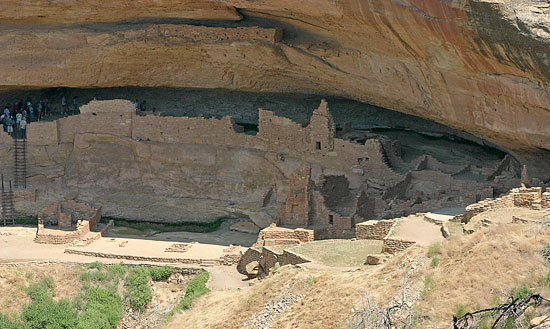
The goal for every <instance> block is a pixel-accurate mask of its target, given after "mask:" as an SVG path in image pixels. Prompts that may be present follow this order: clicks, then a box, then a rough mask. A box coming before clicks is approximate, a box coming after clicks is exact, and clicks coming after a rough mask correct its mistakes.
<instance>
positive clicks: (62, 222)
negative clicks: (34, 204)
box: [34, 200, 101, 244]
mask: <svg viewBox="0 0 550 329" xmlns="http://www.w3.org/2000/svg"><path fill="white" fill-rule="evenodd" d="M37 218H38V220H37V226H38V228H37V230H36V237H35V239H34V241H35V242H36V243H45V244H66V243H71V242H74V241H75V240H80V239H82V238H84V237H85V236H86V235H87V234H88V233H90V232H91V231H92V229H93V228H94V227H95V226H96V225H97V223H98V222H99V219H100V218H101V207H99V208H93V207H92V206H90V205H87V204H85V203H80V202H77V201H74V200H68V201H63V202H56V203H53V204H51V205H49V206H46V207H44V208H42V209H41V210H40V212H38V215H37ZM55 218H57V223H58V226H59V227H67V228H70V227H71V226H72V220H73V219H76V220H77V222H76V226H75V227H74V231H70V230H69V231H64V230H55V232H52V231H50V230H54V229H55V227H54V228H50V229H45V227H44V226H45V224H46V221H49V222H50V223H51V222H52V221H54V220H55ZM99 237H101V233H100V234H99Z"/></svg>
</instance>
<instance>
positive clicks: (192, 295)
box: [178, 271, 210, 310]
mask: <svg viewBox="0 0 550 329" xmlns="http://www.w3.org/2000/svg"><path fill="white" fill-rule="evenodd" d="M209 279H210V273H208V272H206V271H205V272H202V273H201V274H199V275H197V276H196V277H194V278H193V280H191V281H190V282H189V285H187V290H186V291H185V296H184V297H183V299H182V300H181V301H180V303H179V305H178V307H179V308H180V309H182V310H187V309H189V308H191V306H192V305H193V301H194V300H195V299H197V298H199V297H200V296H202V295H205V294H207V293H209V292H210V289H208V288H207V287H206V282H208V280H209Z"/></svg>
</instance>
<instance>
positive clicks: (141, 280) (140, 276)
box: [124, 267, 149, 287]
mask: <svg viewBox="0 0 550 329" xmlns="http://www.w3.org/2000/svg"><path fill="white" fill-rule="evenodd" d="M148 283H149V270H148V269H146V268H143V267H134V268H132V269H131V270H130V271H129V272H128V275H127V276H126V280H125V282H124V285H125V286H127V287H137V286H141V285H144V284H148Z"/></svg>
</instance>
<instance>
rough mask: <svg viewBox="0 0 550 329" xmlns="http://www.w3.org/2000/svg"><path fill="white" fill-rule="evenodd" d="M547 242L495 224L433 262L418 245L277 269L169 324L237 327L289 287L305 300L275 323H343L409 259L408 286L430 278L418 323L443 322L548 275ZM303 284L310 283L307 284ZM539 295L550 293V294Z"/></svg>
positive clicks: (308, 328)
mask: <svg viewBox="0 0 550 329" xmlns="http://www.w3.org/2000/svg"><path fill="white" fill-rule="evenodd" d="M548 241H550V232H542V233H541V232H539V233H537V231H535V230H533V228H532V227H530V226H528V225H499V226H494V227H490V228H488V229H484V230H482V231H480V232H477V233H474V234H472V235H465V236H457V237H453V238H451V239H450V240H448V241H445V242H443V243H442V244H441V248H440V249H439V251H438V255H437V257H439V259H440V261H439V265H438V266H436V267H431V266H430V259H429V258H428V257H427V249H426V248H420V247H413V248H410V249H409V250H407V251H405V252H403V253H401V254H399V255H397V256H395V257H393V258H392V259H391V260H389V261H388V262H387V263H385V264H384V265H382V266H371V267H362V268H361V270H359V271H353V272H346V271H344V272H342V271H338V270H334V271H314V270H303V269H300V268H294V267H283V268H281V269H280V270H279V271H278V272H277V273H275V274H274V275H270V276H269V277H268V278H266V279H265V280H263V281H261V282H259V283H256V284H255V285H254V286H253V287H250V288H245V289H242V290H233V291H216V292H213V293H211V294H210V295H208V296H205V297H203V298H201V299H199V300H198V302H197V303H196V304H195V306H194V307H193V309H191V310H189V311H187V312H185V313H182V314H178V315H176V316H175V317H174V319H173V321H172V322H171V323H170V324H169V325H168V327H167V328H174V329H175V328H224V329H231V328H242V325H243V323H244V322H245V321H246V320H247V319H248V318H249V317H250V316H251V315H253V314H254V313H256V312H259V311H261V310H262V309H263V308H264V305H265V303H267V302H268V301H272V300H276V299H278V296H280V294H282V293H285V292H288V291H290V292H292V293H294V294H298V293H304V294H305V297H304V298H303V299H301V300H300V301H299V302H298V303H296V304H294V305H293V306H292V308H291V309H290V310H288V311H286V312H284V313H283V314H282V315H281V316H280V317H279V318H277V319H276V320H275V321H274V322H273V323H272V327H273V328H285V329H286V328H289V329H290V328H300V329H314V328H315V329H316V328H345V327H346V325H347V324H348V321H349V320H350V318H351V316H352V307H353V306H359V302H360V300H361V297H362V296H363V294H364V293H365V292H366V291H368V292H369V294H370V295H371V296H374V297H375V298H376V300H377V302H378V304H379V305H381V306H387V305H388V303H389V302H390V300H391V298H392V297H393V296H394V295H395V293H396V292H397V291H398V288H399V287H400V284H401V281H402V278H403V274H404V273H405V272H407V271H408V269H409V268H410V266H409V264H410V263H411V260H412V261H413V263H414V264H415V271H414V273H413V275H412V277H411V279H412V281H413V288H414V289H415V290H417V291H422V290H423V289H424V284H425V278H426V276H429V277H430V278H431V281H432V287H431V290H430V291H428V292H426V294H425V295H424V297H423V299H422V300H420V301H419V303H418V304H417V308H416V310H417V311H418V313H419V314H420V315H424V316H427V317H421V318H422V319H423V320H421V322H420V323H418V328H431V327H446V326H447V325H448V324H449V323H450V321H451V320H452V315H453V312H454V310H456V307H457V306H458V305H465V307H466V311H468V310H475V309H478V308H481V307H486V306H490V305H491V304H492V303H493V302H495V301H496V299H497V297H501V296H505V295H506V294H507V293H508V292H510V290H511V289H513V288H519V287H522V286H529V285H533V284H536V283H537V280H538V279H539V278H540V277H541V276H543V275H547V274H548V272H549V270H550V269H549V268H548V267H547V266H546V264H545V263H544V261H543V259H542V257H541V256H540V254H539V252H540V249H541V248H542V247H543V246H544V245H546V243H547V242H548ZM306 283H310V284H311V286H310V287H309V288H308V289H305V288H304V285H305V284H306ZM540 292H543V293H544V295H547V296H550V292H547V291H540Z"/></svg>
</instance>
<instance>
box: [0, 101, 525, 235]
mask: <svg viewBox="0 0 550 329" xmlns="http://www.w3.org/2000/svg"><path fill="white" fill-rule="evenodd" d="M258 115H259V120H258V131H257V133H255V134H248V133H243V128H242V127H241V126H239V125H238V124H236V123H235V121H234V120H233V119H232V118H231V117H223V118H220V119H218V118H203V117H170V116H155V115H151V114H149V115H136V111H135V106H134V104H132V103H131V102H129V101H123V100H113V101H92V102H91V103H90V104H88V105H85V106H82V107H81V114H78V115H74V116H69V117H66V118H62V119H58V120H55V121H51V122H36V123H33V124H31V125H29V128H28V132H27V135H28V137H27V153H28V158H29V163H31V164H32V165H31V166H30V168H29V171H30V177H32V178H31V179H30V180H29V187H30V188H33V189H37V191H38V193H39V194H40V195H42V197H41V198H39V200H38V203H42V204H43V203H45V202H59V201H62V200H60V199H59V198H60V196H62V195H64V194H66V193H69V192H71V193H77V195H78V198H79V199H81V200H84V201H87V202H91V203H93V204H99V205H102V207H103V209H104V211H106V212H107V213H118V214H122V215H123V216H124V217H127V218H135V219H141V220H150V221H173V222H177V221H182V220H183V221H185V220H190V219H192V220H195V221H205V222H208V221H213V220H216V219H218V218H223V217H248V218H250V220H251V221H252V222H254V224H255V225H257V226H258V227H259V228H260V229H261V228H265V227H267V226H269V224H271V223H276V224H277V225H279V226H280V227H287V228H291V229H292V228H306V229H311V230H313V231H314V232H315V238H316V239H325V238H336V237H339V238H349V237H352V236H354V234H355V233H354V229H355V224H356V223H359V222H363V221H366V220H372V219H383V218H393V217H399V216H405V215H408V214H411V213H416V212H424V211H430V210H436V209H440V208H453V207H465V206H466V205H468V204H471V203H474V202H477V201H480V200H482V199H484V198H487V197H493V196H494V195H495V194H498V193H501V191H505V190H506V189H508V188H509V187H513V186H519V183H520V178H519V169H518V165H517V162H516V161H515V160H514V159H513V158H512V157H510V156H509V155H507V156H505V157H503V158H501V160H499V161H500V163H499V162H498V161H496V160H492V161H491V162H487V163H491V164H494V165H490V166H487V165H486V164H484V163H483V162H479V163H477V164H472V163H469V162H468V161H469V159H462V158H459V157H456V156H455V157H454V158H452V159H450V160H448V161H446V163H444V162H442V161H440V160H438V159H437V158H435V157H434V156H432V155H431V154H430V153H428V154H422V153H419V152H417V151H414V152H413V151H411V150H410V147H409V146H407V148H405V149H403V148H402V144H401V141H400V137H399V135H397V138H395V139H391V137H388V136H383V135H379V134H377V133H376V132H373V131H365V130H357V129H352V128H351V127H350V126H349V125H347V126H346V127H344V128H345V129H337V126H336V124H335V122H334V119H333V117H332V115H331V113H330V111H329V105H328V103H327V102H326V101H322V102H321V104H320V106H319V107H318V108H317V109H316V110H315V111H314V112H313V114H312V116H311V118H310V120H309V122H308V123H307V124H305V125H302V124H298V123H295V122H293V121H292V120H290V119H288V118H285V117H281V116H277V115H275V114H274V113H273V112H270V111H267V110H262V109H260V110H259V112H258ZM0 139H1V142H2V146H1V147H2V148H4V149H6V150H8V152H10V150H11V147H12V146H11V145H12V140H11V138H9V137H8V136H7V135H6V134H1V135H0ZM428 151H429V150H428ZM7 165H9V164H8V163H7V162H4V163H3V166H7ZM144 198H145V199H146V200H147V202H148V205H149V206H148V207H146V208H143V207H141V206H140V205H141V203H142V202H143V201H142V200H145V199H144ZM120 202H123V203H124V204H125V206H120ZM182 209H185V211H182Z"/></svg>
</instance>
